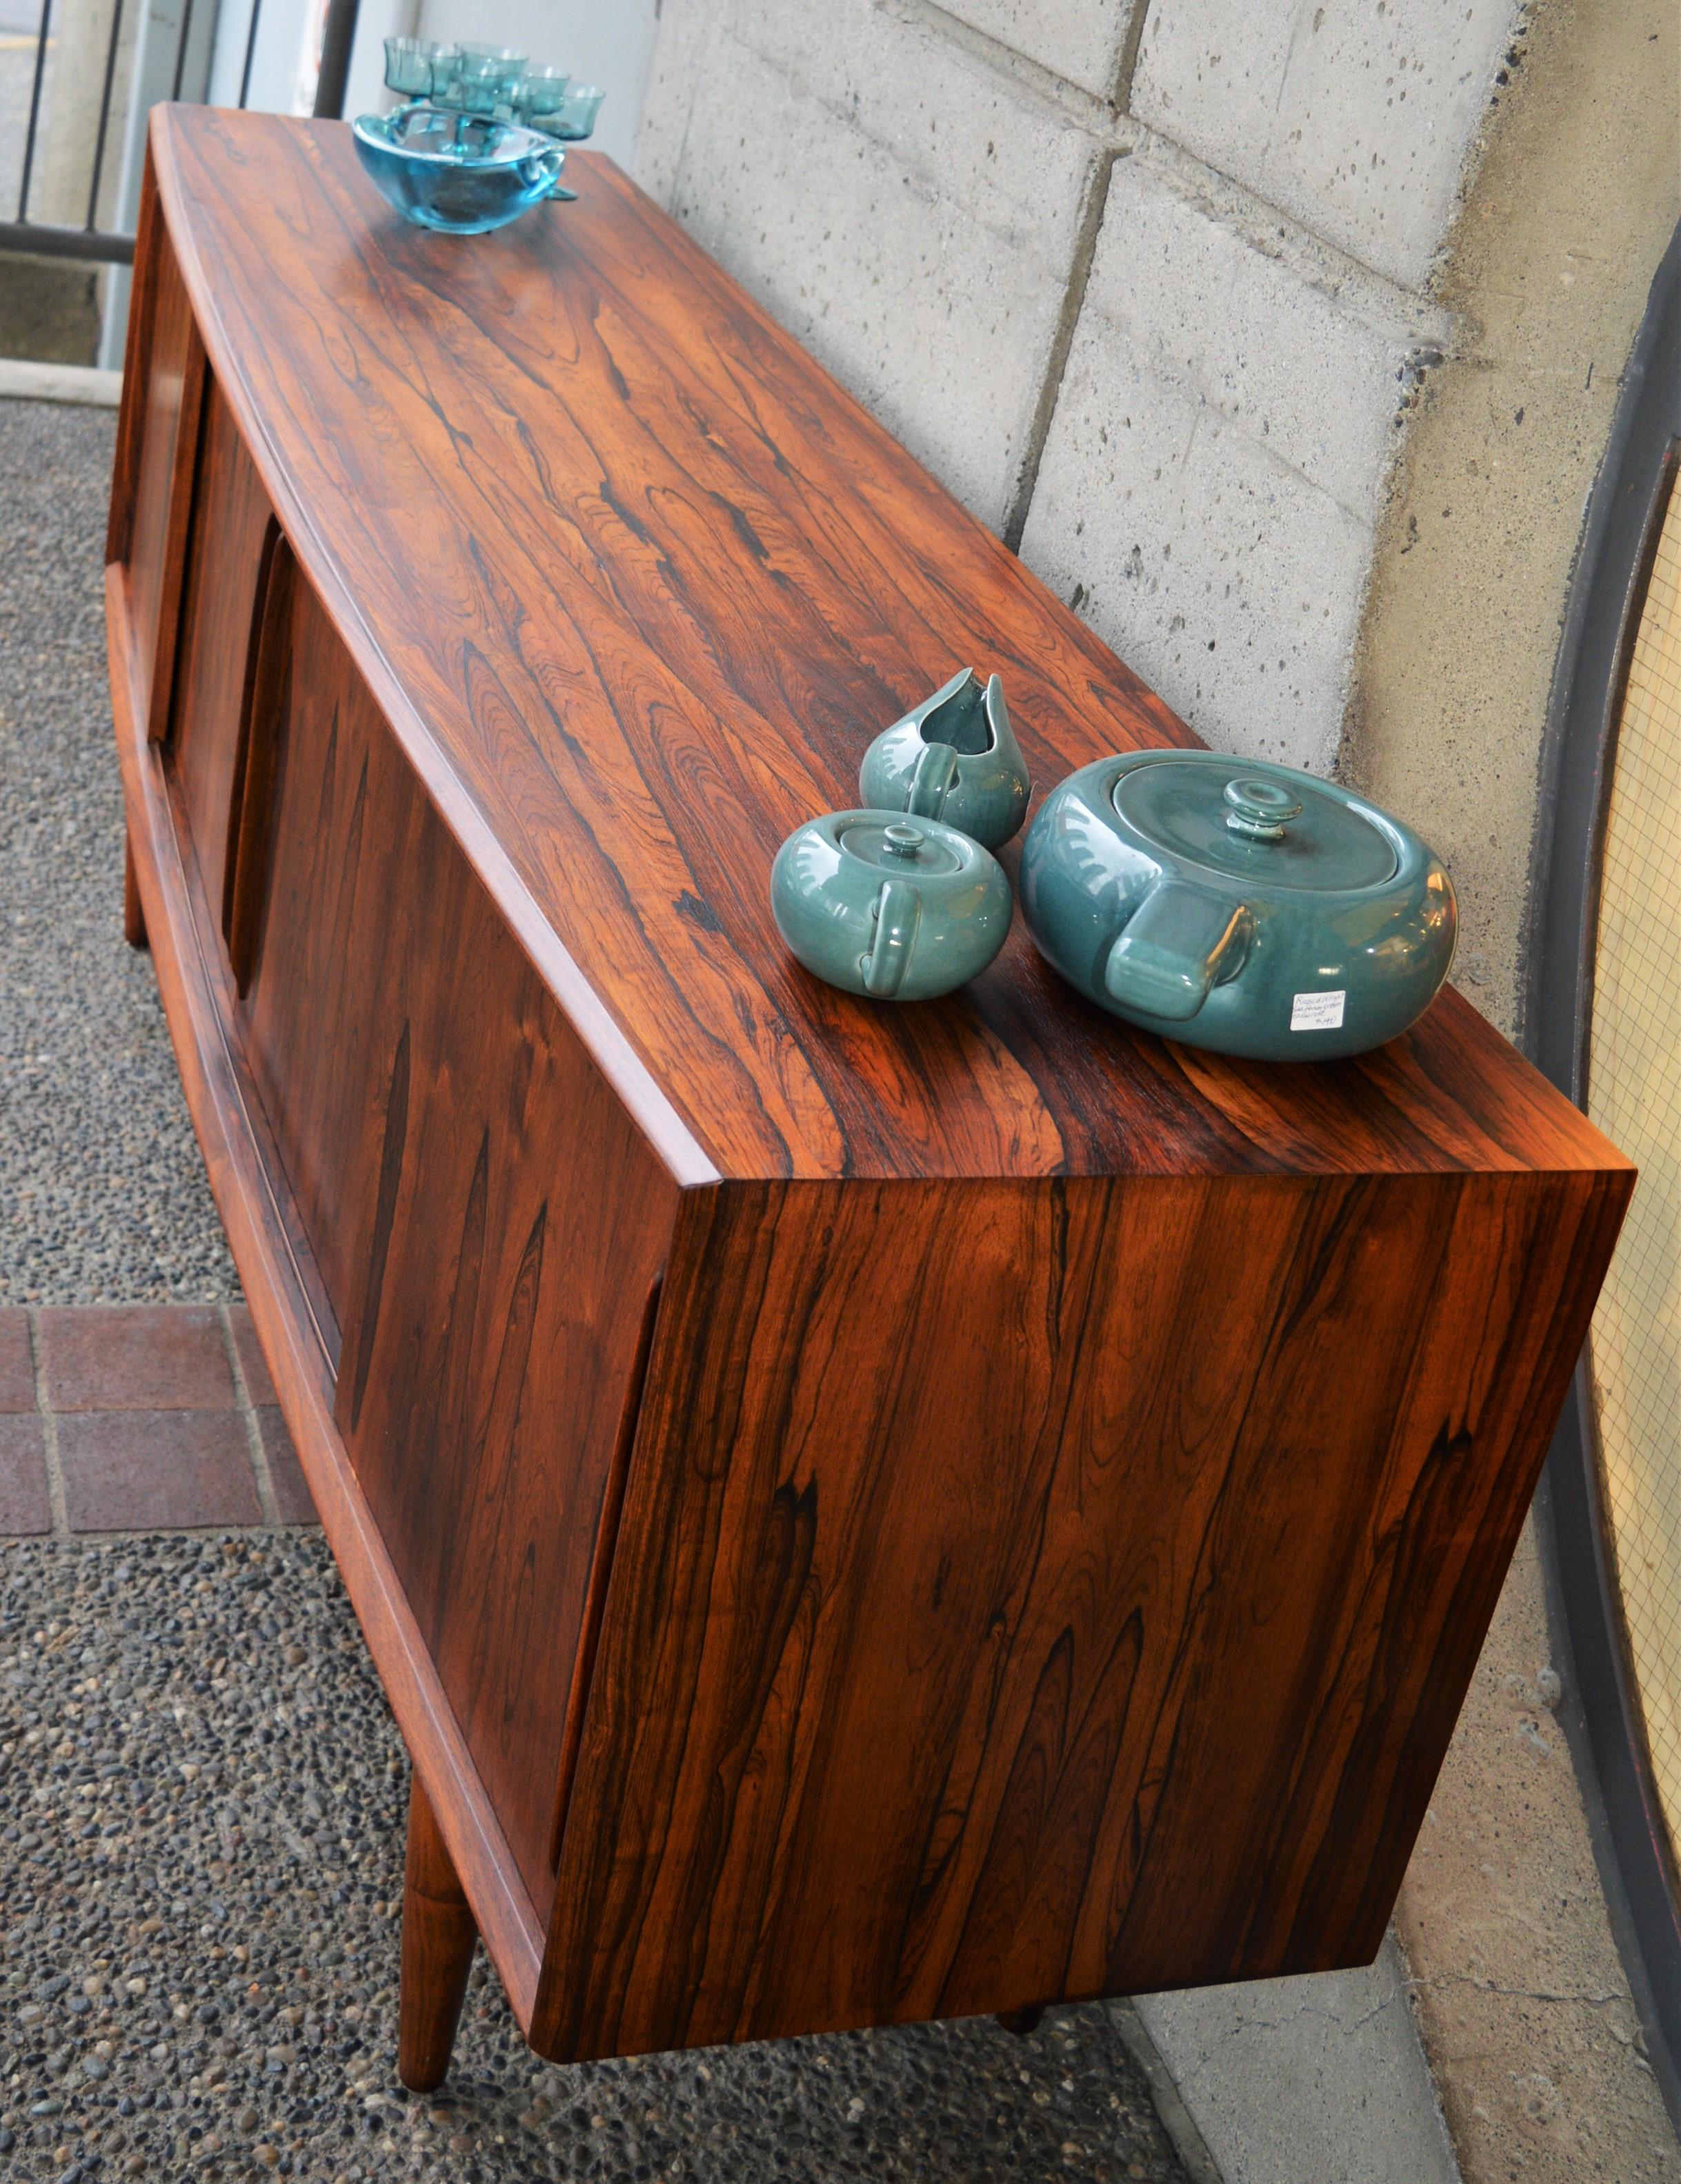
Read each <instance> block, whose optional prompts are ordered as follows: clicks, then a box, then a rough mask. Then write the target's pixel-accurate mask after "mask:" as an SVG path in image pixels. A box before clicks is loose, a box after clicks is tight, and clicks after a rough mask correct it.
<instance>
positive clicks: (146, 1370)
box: [0, 1305, 316, 1540]
mask: <svg viewBox="0 0 1681 2184" xmlns="http://www.w3.org/2000/svg"><path fill="white" fill-rule="evenodd" d="M236 1357H237V1360H238V1374H237V1377H236V1374H235V1372H234V1369H233V1361H234V1359H235V1358H236ZM37 1362H39V1364H40V1367H41V1373H40V1383H39V1393H37V1380H36V1364H37ZM55 1500H56V1502H57V1504H58V1507H57V1510H56V1512H55V1508H54V1503H55ZM275 1522H278V1523H280V1524H313V1523H315V1522H316V1513H315V1509H314V1507H313V1505H312V1503H311V1502H310V1493H309V1489H308V1487H307V1486H306V1485H304V1474H303V1472H302V1470H301V1469H300V1468H299V1463H298V1458H297V1455H296V1453H295V1451H293V1446H292V1441H291V1438H290V1436H289V1435H288V1432H287V1430H286V1424H285V1421H284V1420H283V1418H282V1417H281V1414H280V1411H279V1409H278V1407H277V1406H276V1402H275V1395H274V1386H273V1383H272V1382H271V1379H270V1378H269V1373H268V1368H267V1367H266V1366H265V1363H264V1362H263V1357H262V1352H261V1351H260V1349H259V1347H258V1345H257V1340H256V1334H255V1331H254V1329H253V1327H252V1325H251V1320H250V1315H249V1312H247V1311H246V1310H245V1308H244V1307H243V1306H232V1307H226V1308H224V1307H221V1306H216V1305H133V1306H126V1305H87V1306H75V1307H56V1308H49V1309H43V1310H40V1311H29V1310H25V1309H23V1308H18V1307H5V1308H0V1540H3V1539H7V1538H11V1539H18V1538H23V1537H26V1536H30V1535H40V1534H42V1533H47V1532H52V1531H54V1530H59V1531H63V1530H65V1529H68V1530H69V1531H70V1532H71V1533H77V1532H109V1531H115V1532H126V1531H165V1530H167V1531H173V1530H176V1529H192V1528H193V1527H195V1526H212V1527H215V1528H216V1529H224V1528H226V1527H229V1526H246V1525H260V1524H271V1523H275Z"/></svg>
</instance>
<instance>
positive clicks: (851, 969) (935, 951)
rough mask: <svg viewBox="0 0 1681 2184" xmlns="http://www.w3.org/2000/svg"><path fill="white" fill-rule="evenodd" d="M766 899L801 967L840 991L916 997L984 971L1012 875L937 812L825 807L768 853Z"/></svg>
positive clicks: (997, 940) (1004, 923) (1005, 926)
mask: <svg viewBox="0 0 1681 2184" xmlns="http://www.w3.org/2000/svg"><path fill="white" fill-rule="evenodd" d="M770 900H771V909H772V911H773V913H774V916H775V918H776V922H777V926H778V928H779V931H780V933H781V934H782V937H783V939H785V941H786V942H787V943H788V945H789V946H790V948H791V949H792V950H793V951H794V953H795V954H796V956H798V957H799V959H800V961H801V962H802V963H803V964H804V965H805V967H806V968H807V970H808V971H814V972H816V973H817V975H818V978H824V979H827V980H828V982H829V984H830V985H831V986H841V987H843V988H844V989H846V992H848V993H849V994H866V995H869V996H870V998H871V999H872V1000H894V1001H920V1000H929V999H930V998H931V997H932V996H933V995H935V994H949V993H950V992H951V991H952V989H953V988H954V987H958V986H961V985H963V983H965V982H966V981H967V980H968V979H970V978H974V977H975V975H976V974H977V972H981V971H984V970H985V969H986V966H987V965H988V964H989V963H990V962H991V961H992V958H993V957H994V956H996V955H997V952H998V950H1000V949H1001V948H1002V946H1003V944H1004V937H1005V935H1006V934H1007V933H1008V931H1009V929H1010V914H1011V909H1012V905H1011V901H1010V887H1009V882H1008V880H1007V879H1006V878H1005V877H1004V875H1003V872H1002V870H1001V869H1000V867H999V866H998V865H997V861H995V860H994V859H993V858H992V857H991V855H989V854H988V853H987V851H986V850H983V849H982V848H981V847H980V844H979V843H978V842H974V841H971V840H970V839H969V836H968V835H966V834H960V833H958V831H957V829H956V828H955V827H946V826H942V825H941V822H939V821H938V820H937V819H909V818H906V817H904V816H902V815H901V814H900V813H898V812H896V811H830V812H828V813H826V814H825V815H824V817H822V818H821V819H813V820H809V821H807V823H806V824H805V825H804V826H803V827H796V829H795V830H794V832H793V833H791V834H790V836H789V837H788V839H787V840H786V841H785V843H784V844H783V845H782V847H781V848H780V849H779V850H778V851H777V853H776V861H775V863H774V864H773V866H771V872H770Z"/></svg>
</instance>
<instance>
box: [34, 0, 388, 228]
mask: <svg viewBox="0 0 1681 2184" xmlns="http://www.w3.org/2000/svg"><path fill="white" fill-rule="evenodd" d="M125 5H126V0H116V6H115V7H114V8H113V10H112V13H111V35H110V40H109V43H108V44H107V46H106V48H105V81H104V88H103V94H102V96H101V97H100V101H99V130H98V136H97V137H96V139H95V142H94V147H93V178H92V181H91V183H90V184H89V186H88V192H87V220H86V221H85V222H84V223H83V225H82V226H81V227H63V226H55V225H53V224H52V223H50V222H47V221H45V220H31V218H30V216H29V186H30V183H31V181H32V180H33V178H34V173H35V144H36V134H37V132H38V131H39V127H40V121H41V88H42V83H43V81H45V77H46V73H47V46H48V44H49V42H50V41H51V37H52V30H53V0H42V10H41V27H40V29H39V30H38V31H37V32H36V42H35V75H34V80H33V81H32V83H31V86H30V97H29V124H28V127H27V129H26V131H25V136H24V157H23V171H22V175H21V177H20V181H19V183H18V203H17V214H16V217H15V218H14V219H12V220H0V250H11V251H19V252H22V253H25V255H27V256H29V257H31V258H70V259H92V260H93V261H94V262H95V263H96V264H99V265H132V264H133V263H134V237H132V236H131V235H124V234H120V233H114V232H111V231H108V230H104V229H102V228H100V227H99V226H98V225H97V224H96V217H95V216H96V214H97V213H98V205H99V185H100V183H101V181H103V179H104V172H105V139H106V136H107V134H108V133H109V127H110V119H111V91H112V87H113V86H114V82H115V81H116V70H117V47H118V46H119V44H120V40H121V36H122V25H123V10H124V7H125ZM193 5H194V0H185V5H184V6H183V8H182V14H181V34H180V37H179V40H178V42H177V43H176V58H175V84H174V88H173V91H172V92H171V96H172V97H176V98H179V97H181V86H182V73H183V71H184V70H185V68H186V65H187V40H188V38H189V37H190V36H191V35H192V31H193ZM359 6H360V0H327V20H326V22H325V24H324V25H323V27H322V31H321V75H320V77H319V78H318V80H317V82H316V105H315V110H316V115H317V117H318V118H320V119H322V120H332V121H336V120H338V119H339V117H340V116H341V115H342V114H343V111H344V86H345V82H346V80H347V79H348V77H349V72H350V55H351V52H352V49H353V47H355V41H356V15H357V11H358V8H359ZM262 12H263V10H262V0H252V8H251V27H250V31H249V35H248V36H247V37H246V41H245V65H244V69H243V73H242V75H241V77H240V82H239V103H240V105H241V106H242V107H243V105H244V104H245V102H246V100H247V98H248V97H249V96H250V91H251V64H252V62H253V60H254V58H255V57H256V51H257V25H258V23H259V22H260V20H261V16H262Z"/></svg>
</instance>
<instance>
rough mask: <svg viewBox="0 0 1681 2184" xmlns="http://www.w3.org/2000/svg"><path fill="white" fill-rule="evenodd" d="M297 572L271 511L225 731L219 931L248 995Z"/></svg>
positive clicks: (236, 979)
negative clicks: (237, 704) (236, 702)
mask: <svg viewBox="0 0 1681 2184" xmlns="http://www.w3.org/2000/svg"><path fill="white" fill-rule="evenodd" d="M298 585H299V577H298V567H297V560H296V558H295V556H294V555H293V551H292V549H291V546H290V545H289V544H288V542H287V540H286V539H285V538H282V536H281V533H280V531H279V527H278V526H277V525H276V523H275V521H274V519H273V517H272V516H271V517H270V518H269V519H268V521H267V523H266V525H265V528H264V535H263V543H262V549H261V552H260V557H259V560H258V564H257V572H256V582H255V588H254V592H253V594H252V600H251V614H250V617H249V621H248V622H247V623H246V632H247V642H248V643H249V647H250V651H249V658H248V660H247V661H246V666H245V675H244V678H243V704H242V705H241V708H240V712H239V717H238V722H237V729H235V730H234V732H233V733H228V731H227V729H226V726H225V727H224V730H223V733H224V735H225V736H226V740H227V743H228V744H229V745H230V746H231V749H229V751H228V754H227V757H226V764H225V769H224V770H225V771H226V775H227V780H228V803H229V812H228V822H227V824H228V834H229V838H230V844H231V855H230V856H229V859H228V862H227V866H226V871H225V872H224V874H223V883H222V889H221V904H222V921H221V922H222V933H223V935H224V937H225V938H226V942H227V956H228V962H229V964H230V966H231V967H232V972H233V983H234V985H235V987H236V989H237V991H238V992H239V994H240V995H241V997H242V998H243V996H244V995H245V994H246V993H247V992H249V989H250V984H251V978H252V974H253V972H254V971H255V969H256V963H257V950H258V946H259V944H260V939H261V935H262V928H263V919H264V916H265V911H266V910H267V907H268V899H269V852H270V848H271V843H272V840H273V834H274V826H273V801H274V778H275V768H276V764H277V762H278V749H279V738H280V728H281V723H282V719H283V717H284V715H285V713H286V710H287V705H288V699H289V696H290V693H291V682H292V623H293V605H294V600H295V595H296V593H297V589H298Z"/></svg>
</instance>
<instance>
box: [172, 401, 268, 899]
mask: <svg viewBox="0 0 1681 2184" xmlns="http://www.w3.org/2000/svg"><path fill="white" fill-rule="evenodd" d="M199 430H200V439H199V447H198V469H197V474H196V476H195V479H194V481H193V485H192V487H191V494H190V504H191V507H192V510H193V515H192V526H191V531H190V533H189V536H188V539H187V573H186V581H185V584H184V587H183V590H182V607H181V635H180V638H179V641H178V644H177V647H176V668H175V675H174V678H173V684H172V688H171V692H170V713H171V731H170V738H169V741H170V751H171V754H172V759H173V764H174V767H175V771H176V777H177V779H178V781H179V783H180V787H181V793H182V797H183V799H184V801H185V805H186V817H187V827H188V829H189V832H190V834H191V837H192V840H193V852H194V855H196V856H197V857H198V865H199V870H200V871H201V872H202V873H203V875H204V891H205V893H206V894H207V895H208V896H209V899H210V900H211V902H213V903H214V904H215V905H217V906H218V909H219V910H221V911H222V913H223V922H224V925H225V924H226V900H227V894H228V889H229V883H230V882H231V881H232V870H233V866H232V859H231V858H230V856H229V855H228V850H229V846H230V834H231V833H232V830H233V823H234V821H235V819H236V817H237V811H238V805H239V800H240V799H239V794H238V791H239V783H238V781H237V775H238V772H239V768H240V765H241V763H242V761H243V756H244V750H243V738H242V735H241V733H240V730H241V726H242V722H243V716H244V715H245V713H246V711H247V709H248V705H249V683H250V681H251V676H252V671H253V667H254V661H255V656H256V653H255V647H254V644H253V643H252V630H253V616H254V613H255V612H256V610H257V606H258V595H259V588H260V579H261V577H262V576H263V574H264V564H265V554H268V553H270V552H271V551H272V540H273V538H274V536H275V526H274V518H273V514H272V511H271V509H270V507H269V503H268V496H267V494H266V493H265V492H264V491H263V488H262V484H261V482H260V480H259V478H258V476H257V473H256V471H255V469H254V466H253V465H252V462H251V459H250V457H249V455H248V454H246V452H245V446H244V443H243V441H242V440H241V438H240V437H239V432H238V428H237V426H236V425H235V424H234V421H233V418H232V413H231V412H230V410H229V409H228V407H227V404H226V401H225V400H224V399H223V398H222V394H221V389H220V388H219V387H217V386H216V385H215V382H210V383H209V385H207V387H205V389H204V401H203V404H202V415H201V417H200V424H199Z"/></svg>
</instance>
